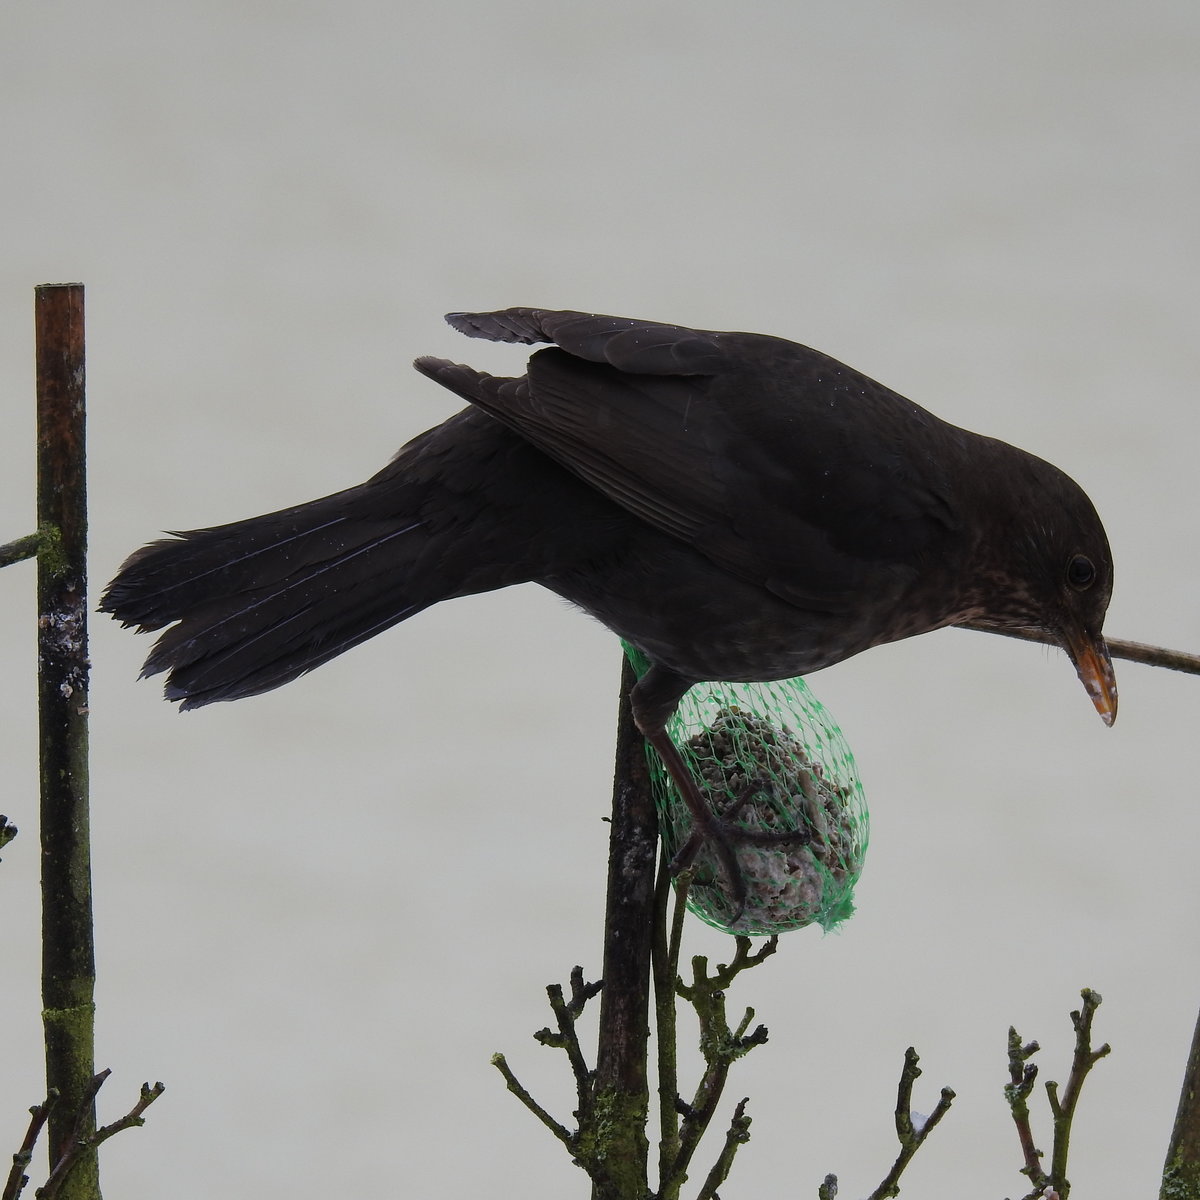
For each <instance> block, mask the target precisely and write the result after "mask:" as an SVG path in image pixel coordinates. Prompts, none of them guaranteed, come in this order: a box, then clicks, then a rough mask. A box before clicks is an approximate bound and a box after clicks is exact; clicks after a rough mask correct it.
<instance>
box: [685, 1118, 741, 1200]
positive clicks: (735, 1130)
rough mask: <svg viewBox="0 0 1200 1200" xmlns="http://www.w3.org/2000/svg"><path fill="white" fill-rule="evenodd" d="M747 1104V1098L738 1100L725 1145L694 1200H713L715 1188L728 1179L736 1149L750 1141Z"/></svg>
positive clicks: (715, 1193) (726, 1134)
mask: <svg viewBox="0 0 1200 1200" xmlns="http://www.w3.org/2000/svg"><path fill="white" fill-rule="evenodd" d="M749 1103H750V1100H749V1098H748V1097H747V1098H745V1099H742V1100H739V1101H738V1104H737V1107H736V1108H735V1109H734V1110H733V1119H732V1120H731V1121H730V1122H729V1129H728V1130H727V1131H726V1133H725V1145H724V1146H722V1147H721V1153H720V1154H719V1155H718V1156H717V1161H716V1162H715V1163H713V1167H712V1170H711V1171H709V1173H708V1178H706V1179H705V1181H704V1186H703V1187H702V1188H701V1189H700V1191H699V1192H698V1193H697V1194H696V1200H714V1198H715V1197H716V1195H717V1188H719V1187H720V1186H721V1184H723V1183H724V1182H725V1180H726V1179H728V1178H729V1171H730V1168H732V1166H733V1156H734V1155H735V1154H736V1153H737V1152H738V1147H739V1146H744V1145H745V1144H746V1143H747V1142H748V1141H749V1140H750V1118H749V1117H748V1116H746V1105H747V1104H749Z"/></svg>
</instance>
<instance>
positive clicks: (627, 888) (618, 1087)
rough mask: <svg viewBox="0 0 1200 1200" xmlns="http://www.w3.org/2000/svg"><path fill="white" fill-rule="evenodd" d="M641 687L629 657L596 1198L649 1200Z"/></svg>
mask: <svg viewBox="0 0 1200 1200" xmlns="http://www.w3.org/2000/svg"><path fill="white" fill-rule="evenodd" d="M636 682H637V676H636V675H635V674H634V672H633V668H632V667H631V666H630V664H629V662H628V660H625V662H624V667H623V670H622V674H621V699H620V710H619V714H618V719H617V751H616V772H615V780H614V785H613V812H612V828H611V829H610V831H609V856H608V899H607V902H606V905H605V918H604V988H603V990H602V991H601V993H600V1040H599V1047H598V1050H597V1054H596V1078H595V1084H594V1090H593V1093H592V1095H593V1103H594V1106H595V1109H596V1112H597V1115H598V1116H600V1117H601V1118H602V1119H601V1120H600V1122H599V1127H600V1128H601V1129H602V1130H603V1131H604V1133H603V1136H604V1138H605V1145H604V1147H603V1148H602V1152H603V1161H604V1163H605V1172H604V1178H603V1179H598V1180H596V1181H595V1182H594V1184H593V1187H592V1197H593V1200H643V1197H645V1196H646V1195H647V1194H648V1192H649V1188H648V1186H647V1160H648V1155H649V1143H648V1141H647V1138H646V1118H647V1114H648V1112H649V1106H650V1092H649V1085H648V1081H647V1068H646V1057H647V1051H648V1043H649V1037H650V948H651V943H652V940H653V933H654V872H655V865H656V856H657V850H658V824H657V820H656V818H655V813H654V801H653V798H652V796H651V793H650V770H649V766H648V765H647V762H646V744H645V741H644V739H643V738H642V735H641V733H640V732H639V731H638V728H637V726H636V725H635V724H634V722H633V712H632V709H631V708H630V703H629V693H630V690H631V689H632V688H633V685H634V684H635V683H636Z"/></svg>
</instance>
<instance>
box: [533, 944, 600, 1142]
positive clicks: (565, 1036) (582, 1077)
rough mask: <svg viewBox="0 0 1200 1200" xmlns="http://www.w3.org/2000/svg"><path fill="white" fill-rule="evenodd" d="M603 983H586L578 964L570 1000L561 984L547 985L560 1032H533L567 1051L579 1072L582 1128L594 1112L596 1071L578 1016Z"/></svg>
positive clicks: (545, 1042) (547, 1043)
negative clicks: (589, 1059) (581, 1037)
mask: <svg viewBox="0 0 1200 1200" xmlns="http://www.w3.org/2000/svg"><path fill="white" fill-rule="evenodd" d="M602 986H603V985H602V984H600V983H584V981H583V968H582V967H574V968H573V969H572V971H571V999H570V1002H568V1001H566V1000H565V999H564V998H563V990H562V987H561V986H560V985H559V984H557V983H552V984H550V985H549V986H548V987H547V988H546V995H547V996H549V998H550V1008H551V1010H552V1011H553V1013H554V1016H555V1019H556V1021H557V1023H558V1032H557V1033H552V1032H551V1031H550V1030H549V1029H541V1030H539V1031H538V1032H537V1033H535V1034H534V1035H533V1036H534V1038H535V1039H536V1040H537V1041H539V1042H540V1043H541V1044H542V1045H543V1046H553V1047H555V1048H557V1049H559V1050H563V1051H565V1052H566V1055H567V1060H568V1061H569V1062H570V1064H571V1072H572V1074H573V1075H574V1076H575V1091H576V1094H577V1096H578V1101H579V1111H578V1114H577V1115H578V1118H579V1123H580V1128H581V1129H582V1128H583V1127H584V1124H585V1123H586V1122H587V1120H588V1118H589V1116H590V1115H591V1109H592V1103H593V1100H594V1094H593V1084H594V1082H595V1073H594V1072H593V1071H590V1070H589V1069H588V1065H587V1063H586V1061H584V1057H583V1048H582V1047H581V1046H580V1044H579V1035H578V1033H577V1032H576V1029H575V1020H576V1018H577V1017H578V1016H579V1015H580V1014H581V1013H582V1012H583V1008H584V1005H585V1004H587V1002H588V1001H589V1000H590V999H591V998H592V997H593V996H595V995H597V994H598V993H599V991H600V989H601V987H602Z"/></svg>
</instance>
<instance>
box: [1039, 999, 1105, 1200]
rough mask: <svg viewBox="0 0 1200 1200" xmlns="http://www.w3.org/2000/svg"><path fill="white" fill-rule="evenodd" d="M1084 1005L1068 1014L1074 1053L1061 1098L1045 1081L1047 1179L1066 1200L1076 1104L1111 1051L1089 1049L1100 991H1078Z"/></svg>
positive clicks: (1055, 1085)
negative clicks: (1049, 1133)
mask: <svg viewBox="0 0 1200 1200" xmlns="http://www.w3.org/2000/svg"><path fill="white" fill-rule="evenodd" d="M1080 994H1081V996H1082V998H1083V1004H1082V1005H1081V1006H1080V1008H1079V1009H1077V1010H1076V1011H1075V1012H1072V1013H1071V1024H1072V1025H1073V1026H1074V1027H1075V1055H1074V1057H1073V1059H1072V1060H1071V1074H1070V1076H1069V1077H1068V1078H1067V1087H1066V1091H1065V1092H1064V1093H1063V1097H1062V1100H1061V1101H1060V1100H1059V1096H1058V1084H1057V1083H1053V1082H1048V1083H1047V1084H1046V1094H1047V1097H1048V1098H1049V1100H1050V1111H1051V1112H1052V1113H1053V1114H1054V1150H1053V1155H1052V1158H1051V1166H1050V1182H1051V1183H1052V1184H1053V1186H1054V1187H1055V1189H1056V1190H1057V1191H1058V1193H1059V1194H1060V1196H1061V1197H1062V1200H1067V1194H1068V1193H1069V1191H1070V1189H1071V1185H1070V1184H1069V1183H1068V1182H1067V1153H1068V1151H1069V1149H1070V1144H1071V1124H1072V1122H1073V1121H1074V1119H1075V1107H1076V1105H1077V1104H1078V1103H1079V1094H1080V1091H1081V1090H1082V1088H1083V1081H1084V1080H1085V1079H1086V1078H1087V1075H1088V1072H1089V1071H1090V1070H1091V1069H1092V1067H1094V1066H1095V1065H1096V1063H1097V1062H1099V1061H1100V1059H1102V1058H1104V1057H1105V1055H1107V1054H1108V1053H1109V1052H1110V1051H1111V1050H1112V1047H1111V1046H1109V1044H1108V1043H1107V1042H1105V1043H1104V1045H1102V1046H1100V1047H1099V1048H1098V1049H1096V1050H1093V1049H1092V1018H1093V1017H1094V1016H1095V1014H1096V1009H1098V1008H1099V1007H1100V1004H1101V998H1100V993H1099V992H1094V991H1092V989H1091V988H1084V989H1083V991H1082V992H1081V993H1080Z"/></svg>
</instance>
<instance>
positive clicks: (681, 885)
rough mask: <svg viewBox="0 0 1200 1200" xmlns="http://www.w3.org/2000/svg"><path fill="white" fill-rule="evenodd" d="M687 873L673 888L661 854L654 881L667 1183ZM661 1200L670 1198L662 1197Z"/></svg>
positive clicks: (672, 1155)
mask: <svg viewBox="0 0 1200 1200" xmlns="http://www.w3.org/2000/svg"><path fill="white" fill-rule="evenodd" d="M691 876H692V873H691V870H690V869H689V870H686V871H683V872H681V873H680V874H679V876H678V877H677V878H676V880H675V887H674V889H672V887H671V870H670V865H669V863H668V859H667V854H666V851H665V850H664V851H663V853H662V855H661V856H660V858H659V864H658V880H657V883H656V884H655V892H654V942H653V946H652V950H651V969H652V975H653V978H654V1025H655V1030H656V1032H657V1035H658V1037H657V1047H656V1048H657V1055H658V1131H659V1133H658V1177H659V1181H660V1183H661V1181H663V1180H665V1179H666V1178H667V1176H668V1174H669V1172H670V1166H671V1163H673V1162H674V1161H675V1159H676V1157H677V1156H678V1154H679V1060H678V1023H677V1021H676V1014H675V995H676V993H675V987H676V983H677V981H678V978H679V944H680V934H681V930H682V927H683V914H684V902H685V899H686V896H687V891H688V887H689V886H690V884H691ZM672 891H674V894H675V906H674V911H673V916H672V919H671V926H670V930H668V928H667V910H668V909H669V908H670V907H671V905H670V898H671V894H672ZM659 1195H660V1197H661V1198H662V1200H673V1197H671V1196H669V1195H666V1194H664V1193H663V1192H662V1190H661V1188H660V1191H659Z"/></svg>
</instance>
